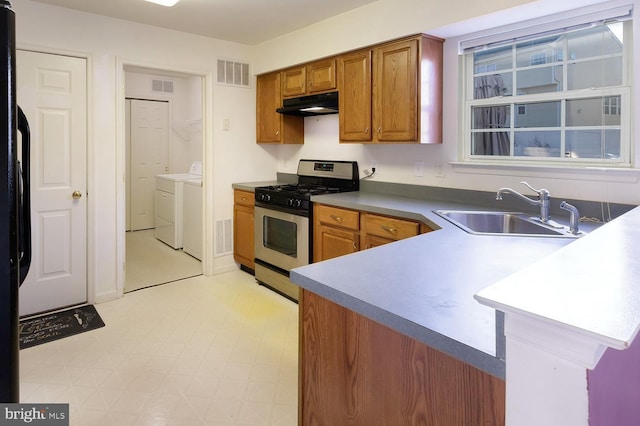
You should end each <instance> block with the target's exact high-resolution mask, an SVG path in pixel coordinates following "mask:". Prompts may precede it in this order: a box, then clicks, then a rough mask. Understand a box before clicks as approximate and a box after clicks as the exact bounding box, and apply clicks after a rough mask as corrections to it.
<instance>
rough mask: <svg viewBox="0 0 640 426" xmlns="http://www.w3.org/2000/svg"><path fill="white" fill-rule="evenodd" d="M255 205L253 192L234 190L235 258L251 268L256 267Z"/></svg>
mask: <svg viewBox="0 0 640 426" xmlns="http://www.w3.org/2000/svg"><path fill="white" fill-rule="evenodd" d="M253 205H254V193H253V192H249V191H241V190H238V189H236V190H234V191H233V259H234V260H235V261H236V262H238V263H239V264H241V265H244V266H246V267H247V268H249V269H251V270H253V269H255V264H254V257H255V248H254V238H253V229H254V225H253Z"/></svg>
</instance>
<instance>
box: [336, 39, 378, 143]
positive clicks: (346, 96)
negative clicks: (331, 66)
mask: <svg viewBox="0 0 640 426" xmlns="http://www.w3.org/2000/svg"><path fill="white" fill-rule="evenodd" d="M372 55H373V52H372V51H371V49H365V50H360V51H358V52H353V53H347V54H345V55H342V56H340V57H339V58H338V93H339V94H338V109H339V111H340V140H341V141H346V142H366V141H371V140H372V139H371V134H372V132H371V120H372V106H373V104H372V102H371V99H372V92H371V85H372V80H371V57H372Z"/></svg>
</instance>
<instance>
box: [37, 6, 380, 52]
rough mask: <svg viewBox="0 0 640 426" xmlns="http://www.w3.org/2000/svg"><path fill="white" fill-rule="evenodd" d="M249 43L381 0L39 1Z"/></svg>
mask: <svg viewBox="0 0 640 426" xmlns="http://www.w3.org/2000/svg"><path fill="white" fill-rule="evenodd" d="M35 1H38V2H40V3H47V4H51V5H55V6H62V7H67V8H71V9H77V10H81V11H84V12H90V13H95V14H98V15H104V16H110V17H112V18H118V19H125V20H128V21H134V22H139V23H142V24H148V25H154V26H157V27H163V28H169V29H173V30H177V31H183V32H187V33H192V34H198V35H202V36H206V37H211V38H216V39H220V40H227V41H231V42H237V43H242V44H247V45H255V44H259V43H261V42H263V41H266V40H270V39H273V38H275V37H278V36H281V35H283V34H287V33H290V32H292V31H295V30H297V29H300V28H303V27H306V26H308V25H311V24H313V23H315V22H319V21H322V20H324V19H327V18H330V17H332V16H336V15H340V14H342V13H344V12H347V11H349V10H352V9H355V8H358V7H360V6H364V5H366V4H369V3H374V2H375V1H376V0H322V1H314V0H180V1H179V2H178V4H176V5H175V6H173V7H164V6H159V5H156V4H153V3H149V2H147V1H144V0H106V1H105V0H35Z"/></svg>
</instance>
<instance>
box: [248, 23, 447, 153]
mask: <svg viewBox="0 0 640 426" xmlns="http://www.w3.org/2000/svg"><path fill="white" fill-rule="evenodd" d="M443 43H444V40H442V39H439V38H436V37H432V36H429V35H425V34H419V35H415V36H411V37H405V38H402V39H398V40H395V41H390V42H387V43H382V44H379V45H375V46H371V47H368V48H364V49H360V50H357V51H353V52H348V53H344V54H341V55H338V56H336V57H332V58H328V59H322V60H318V61H314V62H310V63H308V64H303V65H300V66H296V67H291V68H288V69H285V70H282V71H276V72H272V73H269V74H263V75H259V76H258V84H257V120H258V122H257V138H258V143H304V120H303V118H302V117H294V116H289V115H284V116H283V115H281V114H279V113H276V112H275V109H276V108H278V107H280V106H281V105H282V99H283V98H290V97H294V96H304V95H310V94H314V93H322V92H328V91H331V90H336V89H337V90H338V92H339V97H338V102H339V111H340V112H339V117H340V118H339V122H340V141H341V142H358V143H424V144H437V143H442V72H443V70H442V55H443Z"/></svg>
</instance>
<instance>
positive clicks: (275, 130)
mask: <svg viewBox="0 0 640 426" xmlns="http://www.w3.org/2000/svg"><path fill="white" fill-rule="evenodd" d="M281 103H282V97H281V95H280V73H279V72H273V73H270V74H263V75H259V76H258V78H257V81H256V140H257V141H258V143H274V142H280V140H281V139H280V138H281V120H282V116H281V115H280V114H279V113H277V112H276V108H279V107H280V106H281Z"/></svg>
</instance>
